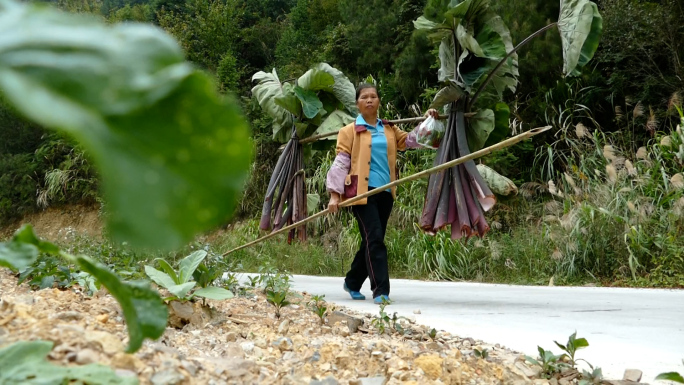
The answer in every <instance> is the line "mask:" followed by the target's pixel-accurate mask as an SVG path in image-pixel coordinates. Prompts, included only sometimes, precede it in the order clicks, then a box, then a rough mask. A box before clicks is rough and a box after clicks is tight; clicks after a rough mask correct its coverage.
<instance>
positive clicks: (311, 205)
mask: <svg viewBox="0 0 684 385" xmlns="http://www.w3.org/2000/svg"><path fill="white" fill-rule="evenodd" d="M320 203H321V196H320V195H318V194H306V212H307V213H308V214H309V215H312V214H314V213H315V212H316V210H318V205H319V204H320Z"/></svg>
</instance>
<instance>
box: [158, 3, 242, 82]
mask: <svg viewBox="0 0 684 385" xmlns="http://www.w3.org/2000/svg"><path fill="white" fill-rule="evenodd" d="M239 4H240V2H239V1H237V0H190V1H187V2H185V3H184V4H183V9H182V11H178V10H174V9H166V8H164V9H162V10H160V11H159V12H158V15H157V19H158V22H159V25H160V26H161V27H162V28H164V29H165V30H166V31H168V32H169V33H171V34H172V35H173V36H174V37H175V38H176V39H178V42H179V43H180V46H181V47H182V48H183V50H184V51H185V52H186V53H187V55H188V59H189V60H190V61H192V62H193V63H196V64H198V65H200V66H201V67H203V68H206V69H208V70H210V71H212V72H218V68H219V67H221V66H222V65H223V66H224V67H226V66H227V65H229V64H228V63H222V62H223V61H224V60H230V59H226V56H228V55H231V53H232V52H239V51H238V46H237V43H236V42H237V38H236V37H237V36H239V31H240V29H239V28H240V27H239V26H240V22H241V18H242V12H241V7H240V6H239ZM223 70H224V71H225V70H226V69H225V68H224V69H223Z"/></svg>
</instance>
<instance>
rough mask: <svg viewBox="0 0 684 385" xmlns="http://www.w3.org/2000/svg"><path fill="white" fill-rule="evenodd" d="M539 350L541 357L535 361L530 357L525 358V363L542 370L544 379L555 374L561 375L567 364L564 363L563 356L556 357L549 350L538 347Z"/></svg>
mask: <svg viewBox="0 0 684 385" xmlns="http://www.w3.org/2000/svg"><path fill="white" fill-rule="evenodd" d="M537 350H539V357H537V359H534V358H532V357H530V356H525V361H527V362H529V363H531V364H533V365H537V366H539V367H540V368H541V375H542V377H544V378H551V376H553V375H554V374H555V373H559V372H560V371H561V370H562V369H563V368H564V367H566V366H567V364H565V363H563V361H562V359H563V356H564V355H563V354H559V355H555V354H553V353H552V352H551V351H549V350H544V349H542V347H541V346H537Z"/></svg>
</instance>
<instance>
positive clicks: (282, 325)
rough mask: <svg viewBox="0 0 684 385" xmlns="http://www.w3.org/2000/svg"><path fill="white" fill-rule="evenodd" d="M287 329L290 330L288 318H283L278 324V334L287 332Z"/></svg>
mask: <svg viewBox="0 0 684 385" xmlns="http://www.w3.org/2000/svg"><path fill="white" fill-rule="evenodd" d="M289 330H290V320H284V321H283V322H281V323H280V325H279V326H278V334H282V335H284V334H287V332H288V331H289Z"/></svg>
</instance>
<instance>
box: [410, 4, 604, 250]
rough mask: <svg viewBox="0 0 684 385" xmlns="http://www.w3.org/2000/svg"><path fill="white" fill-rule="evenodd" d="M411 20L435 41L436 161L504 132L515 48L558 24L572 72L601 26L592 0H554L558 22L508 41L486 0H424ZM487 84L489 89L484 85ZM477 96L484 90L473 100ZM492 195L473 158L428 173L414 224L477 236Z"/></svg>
mask: <svg viewBox="0 0 684 385" xmlns="http://www.w3.org/2000/svg"><path fill="white" fill-rule="evenodd" d="M414 25H415V27H416V28H417V29H421V30H427V31H428V33H429V34H430V37H431V38H432V39H433V41H436V42H439V43H440V45H439V60H440V68H439V71H438V78H439V80H440V82H442V83H443V85H444V88H442V89H441V90H440V91H439V92H438V93H437V94H436V95H435V98H434V101H433V103H432V105H431V107H432V108H442V107H445V106H447V110H448V114H449V120H448V123H447V130H446V133H445V135H444V139H443V141H442V144H441V146H440V149H439V151H438V153H437V156H436V158H435V166H438V165H441V164H443V163H445V162H449V161H451V160H454V159H457V158H460V157H464V156H466V155H469V154H470V153H471V151H477V150H480V149H482V148H483V147H485V146H488V145H493V144H496V143H498V142H499V141H501V140H502V139H504V138H505V137H506V136H508V134H509V133H510V129H509V125H508V117H509V113H510V109H509V108H508V106H507V105H506V104H505V103H502V102H501V98H502V96H503V93H504V92H505V91H506V90H510V91H512V92H515V89H516V86H517V84H518V79H517V78H518V61H517V54H516V51H517V49H518V48H520V47H521V46H522V45H524V44H525V43H527V42H528V41H529V40H530V39H532V38H534V37H535V36H538V35H540V34H541V33H542V32H544V31H546V30H548V29H550V28H552V27H554V26H557V27H558V29H559V31H560V33H561V38H562V42H563V58H564V68H563V70H564V74H565V75H578V74H579V73H580V70H579V68H581V67H582V66H584V65H585V64H587V62H588V61H589V60H590V59H591V57H592V56H593V54H594V52H595V51H596V47H597V45H598V38H599V36H600V33H601V29H602V23H601V16H600V15H599V13H598V9H597V7H596V4H594V3H593V2H591V1H588V0H563V1H561V11H560V16H559V21H558V22H557V23H552V24H549V25H548V26H546V27H544V28H542V29H541V30H539V31H537V32H535V33H534V34H533V35H531V36H530V37H528V38H527V39H525V40H524V41H523V42H521V43H520V44H519V45H518V46H517V47H515V48H514V47H513V43H512V39H511V34H510V32H509V30H508V28H507V27H506V25H505V24H504V22H503V20H502V19H501V18H500V17H499V16H498V15H496V14H495V13H494V12H493V11H492V10H491V9H490V7H489V1H488V0H464V1H460V0H449V1H446V0H430V1H428V3H427V5H426V7H425V11H424V15H423V16H421V17H419V18H418V19H417V20H416V21H415V22H414ZM485 75H487V76H485ZM490 84H491V85H493V88H487V86H488V85H490ZM480 96H484V97H482V99H481V101H480V103H479V104H478V103H477V102H478V98H480ZM478 107H481V108H478ZM466 113H467V115H468V117H469V118H468V119H467V120H466V119H465V116H466ZM495 202H496V198H495V197H494V194H493V193H492V191H491V190H490V188H489V187H488V185H487V182H486V181H485V180H484V178H482V175H480V173H479V171H478V169H477V167H476V165H475V163H474V162H473V161H468V162H465V163H463V164H461V165H458V166H456V167H453V168H451V169H447V170H445V171H442V172H440V173H437V174H433V175H431V176H430V179H429V181H428V188H427V194H426V198H425V205H424V208H423V213H422V216H421V220H420V226H421V228H422V229H423V230H424V231H426V232H428V233H432V234H434V233H436V232H437V231H439V230H440V229H443V228H445V227H446V226H447V225H449V224H451V236H452V238H453V239H459V238H461V237H464V236H465V237H466V238H468V237H470V236H473V235H478V236H483V235H484V234H485V233H486V232H487V231H488V230H489V225H488V224H487V222H486V220H485V217H484V212H486V211H487V210H489V209H491V208H492V207H493V206H494V204H495Z"/></svg>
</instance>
